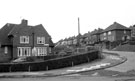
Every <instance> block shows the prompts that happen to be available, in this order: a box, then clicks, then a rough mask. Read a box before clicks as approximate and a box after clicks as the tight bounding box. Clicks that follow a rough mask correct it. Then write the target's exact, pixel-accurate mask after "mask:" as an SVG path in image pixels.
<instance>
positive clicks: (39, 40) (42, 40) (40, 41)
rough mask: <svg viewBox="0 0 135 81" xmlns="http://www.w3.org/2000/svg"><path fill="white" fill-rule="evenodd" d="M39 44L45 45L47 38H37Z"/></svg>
mask: <svg viewBox="0 0 135 81" xmlns="http://www.w3.org/2000/svg"><path fill="white" fill-rule="evenodd" d="M37 44H45V37H37Z"/></svg>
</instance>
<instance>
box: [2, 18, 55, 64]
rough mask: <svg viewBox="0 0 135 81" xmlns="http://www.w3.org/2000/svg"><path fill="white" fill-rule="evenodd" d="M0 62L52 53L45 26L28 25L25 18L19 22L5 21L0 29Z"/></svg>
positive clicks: (49, 37)
mask: <svg viewBox="0 0 135 81" xmlns="http://www.w3.org/2000/svg"><path fill="white" fill-rule="evenodd" d="M0 45H1V47H0V62H8V61H10V60H13V59H16V58H19V57H30V56H36V57H44V56H47V55H48V54H50V53H52V49H53V46H54V44H53V42H52V40H51V36H50V35H49V34H48V32H47V31H46V30H45V28H44V27H43V26H42V25H41V24H39V25H36V26H29V25H28V21H27V20H24V19H23V20H22V22H21V24H11V23H7V24H6V25H5V26H4V27H2V28H1V30H0Z"/></svg>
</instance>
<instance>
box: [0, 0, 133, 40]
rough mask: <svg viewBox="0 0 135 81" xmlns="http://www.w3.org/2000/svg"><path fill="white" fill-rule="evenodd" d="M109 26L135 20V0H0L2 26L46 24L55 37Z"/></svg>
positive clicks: (130, 23)
mask: <svg viewBox="0 0 135 81" xmlns="http://www.w3.org/2000/svg"><path fill="white" fill-rule="evenodd" d="M78 17H79V18H80V27H81V28H80V29H81V34H84V33H87V32H88V31H92V30H94V29H95V28H99V27H100V28H103V29H104V28H106V27H108V26H109V25H111V24H113V22H118V23H120V24H122V25H125V26H127V27H129V26H130V25H133V24H135V0H0V27H3V25H5V24H6V23H16V24H19V23H21V19H27V20H28V24H29V25H37V24H43V26H44V27H45V29H46V30H47V31H48V33H49V34H50V35H51V37H52V40H53V41H54V42H57V41H58V40H60V39H64V38H66V37H70V36H74V35H77V34H78V33H77V25H78V24H77V18H78Z"/></svg>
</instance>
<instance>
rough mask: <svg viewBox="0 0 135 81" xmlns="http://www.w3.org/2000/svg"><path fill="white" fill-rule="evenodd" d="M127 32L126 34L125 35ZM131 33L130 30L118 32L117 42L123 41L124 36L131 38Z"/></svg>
mask: <svg viewBox="0 0 135 81" xmlns="http://www.w3.org/2000/svg"><path fill="white" fill-rule="evenodd" d="M124 31H126V33H124ZM130 35H131V32H130V31H129V30H117V31H116V41H117V40H123V37H124V36H130Z"/></svg>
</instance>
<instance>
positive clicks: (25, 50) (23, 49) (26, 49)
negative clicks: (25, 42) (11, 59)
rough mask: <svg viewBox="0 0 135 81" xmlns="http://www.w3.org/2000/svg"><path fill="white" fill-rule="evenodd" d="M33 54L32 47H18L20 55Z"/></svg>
mask: <svg viewBox="0 0 135 81" xmlns="http://www.w3.org/2000/svg"><path fill="white" fill-rule="evenodd" d="M21 56H31V47H18V57H21Z"/></svg>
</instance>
